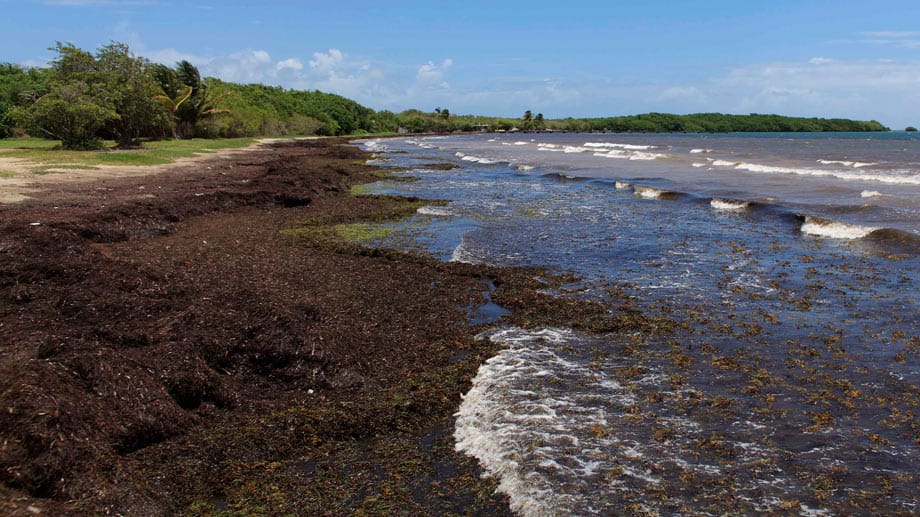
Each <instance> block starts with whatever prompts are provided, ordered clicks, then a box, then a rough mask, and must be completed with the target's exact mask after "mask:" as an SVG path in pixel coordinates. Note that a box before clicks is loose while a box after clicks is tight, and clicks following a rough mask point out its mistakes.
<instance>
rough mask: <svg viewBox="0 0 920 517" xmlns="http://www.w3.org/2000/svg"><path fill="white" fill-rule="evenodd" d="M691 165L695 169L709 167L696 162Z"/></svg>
mask: <svg viewBox="0 0 920 517" xmlns="http://www.w3.org/2000/svg"><path fill="white" fill-rule="evenodd" d="M691 165H693V166H694V167H696V168H700V167H705V166H707V165H709V164H708V163H701V162H696V163H693V164H691Z"/></svg>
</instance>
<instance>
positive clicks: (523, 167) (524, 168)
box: [516, 165, 536, 172]
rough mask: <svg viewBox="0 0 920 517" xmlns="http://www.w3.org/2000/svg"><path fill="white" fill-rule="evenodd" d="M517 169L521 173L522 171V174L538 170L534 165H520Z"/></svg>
mask: <svg viewBox="0 0 920 517" xmlns="http://www.w3.org/2000/svg"><path fill="white" fill-rule="evenodd" d="M516 169H517V170H519V171H521V172H530V171H532V170H534V169H536V167H534V166H533V165H518V166H517V167H516Z"/></svg>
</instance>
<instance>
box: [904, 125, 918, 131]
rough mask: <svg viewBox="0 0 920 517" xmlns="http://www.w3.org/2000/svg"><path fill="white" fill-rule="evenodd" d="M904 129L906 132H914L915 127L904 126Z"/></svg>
mask: <svg viewBox="0 0 920 517" xmlns="http://www.w3.org/2000/svg"><path fill="white" fill-rule="evenodd" d="M904 131H907V132H908V133H916V132H917V128H915V127H914V126H907V127H906V128H904Z"/></svg>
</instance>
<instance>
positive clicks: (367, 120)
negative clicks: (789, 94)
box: [0, 42, 888, 149]
mask: <svg viewBox="0 0 920 517" xmlns="http://www.w3.org/2000/svg"><path fill="white" fill-rule="evenodd" d="M52 50H54V51H55V53H56V57H55V59H54V60H52V62H51V63H50V66H49V67H47V68H25V67H21V66H18V65H13V64H0V138H3V137H8V136H11V135H14V134H30V135H33V136H41V137H46V138H53V139H58V140H61V142H62V146H63V147H64V148H67V149H92V148H98V147H99V146H100V145H101V142H102V140H103V139H109V140H114V141H115V142H116V143H117V145H119V146H120V147H132V146H136V145H138V143H139V142H140V141H141V140H142V139H158V138H192V137H204V138H218V137H240V136H263V135H277V136H289V135H346V134H347V135H359V134H367V133H395V132H397V131H401V130H402V131H407V132H412V133H445V132H454V131H512V130H515V129H518V130H524V131H542V130H557V131H582V132H597V131H612V132H700V133H709V132H775V131H887V130H888V128H886V127H885V126H883V125H882V124H880V123H878V122H876V121H874V120H873V121H854V120H848V119H839V118H832V119H823V118H804V117H784V116H779V115H760V114H750V115H726V114H721V113H698V114H692V115H672V114H666V113H646V114H641V115H630V116H618V117H605V118H579V119H575V118H566V119H555V120H551V119H545V118H544V116H543V114H542V113H536V114H534V112H533V111H531V110H527V111H526V112H525V113H524V114H523V116H522V117H520V118H504V117H485V116H478V115H456V114H453V113H451V111H450V110H449V109H448V108H441V107H438V108H435V110H434V111H433V112H424V111H421V110H418V109H408V110H405V111H403V112H401V113H393V112H391V111H385V110H384V111H374V110H373V109H371V108H368V107H365V106H362V105H361V104H359V103H357V102H355V101H353V100H351V99H347V98H345V97H342V96H340V95H335V94H330V93H323V92H320V91H302V90H287V89H284V88H281V87H278V86H265V85H262V84H236V83H230V82H225V81H221V80H219V79H215V78H203V77H201V74H200V73H199V71H198V69H197V68H196V67H195V66H194V65H192V64H191V63H189V62H188V61H180V62H178V63H176V64H175V66H174V67H168V66H165V65H162V64H158V63H152V62H150V61H148V60H147V59H145V58H143V57H138V56H135V55H134V54H133V53H132V52H131V51H130V49H129V48H128V46H127V45H125V44H123V43H117V42H112V43H110V44H109V45H106V46H104V47H102V48H100V49H98V50H97V51H96V53H95V54H92V53H90V52H88V51H86V50H83V49H80V48H77V47H75V46H74V45H72V44H63V43H57V45H56V46H55V47H53V48H52Z"/></svg>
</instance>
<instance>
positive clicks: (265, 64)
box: [199, 49, 277, 83]
mask: <svg viewBox="0 0 920 517" xmlns="http://www.w3.org/2000/svg"><path fill="white" fill-rule="evenodd" d="M199 68H201V72H202V74H203V75H214V76H217V77H219V78H220V79H223V80H225V81H232V82H239V83H258V82H264V81H271V80H273V79H274V78H275V73H276V71H277V68H276V65H275V64H274V63H273V62H272V59H271V56H270V55H269V53H268V52H266V51H264V50H252V49H247V50H243V51H241V52H234V53H232V54H229V55H227V56H221V57H216V58H212V59H210V60H208V61H207V63H204V64H202V65H201V66H200V67H199Z"/></svg>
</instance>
